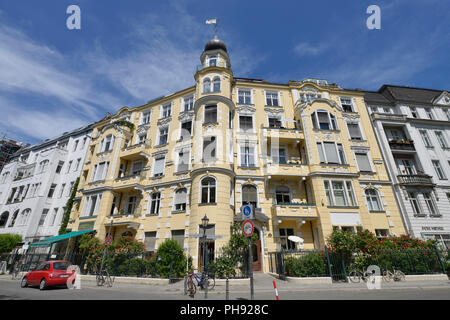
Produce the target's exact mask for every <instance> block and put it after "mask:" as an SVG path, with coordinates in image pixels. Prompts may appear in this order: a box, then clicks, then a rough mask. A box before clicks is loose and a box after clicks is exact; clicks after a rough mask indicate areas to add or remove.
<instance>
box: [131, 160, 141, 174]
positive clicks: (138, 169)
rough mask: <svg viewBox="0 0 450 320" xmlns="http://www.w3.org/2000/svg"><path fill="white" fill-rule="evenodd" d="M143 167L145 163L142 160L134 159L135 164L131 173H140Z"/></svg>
mask: <svg viewBox="0 0 450 320" xmlns="http://www.w3.org/2000/svg"><path fill="white" fill-rule="evenodd" d="M142 168H143V163H142V161H141V160H138V161H134V162H133V164H132V165H131V174H132V175H138V174H140V173H141V171H142Z"/></svg>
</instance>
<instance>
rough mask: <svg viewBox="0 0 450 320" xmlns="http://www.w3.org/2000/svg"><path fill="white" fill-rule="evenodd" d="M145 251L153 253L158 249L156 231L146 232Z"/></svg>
mask: <svg viewBox="0 0 450 320" xmlns="http://www.w3.org/2000/svg"><path fill="white" fill-rule="evenodd" d="M144 246H145V251H147V252H153V251H155V247H156V231H150V232H145V240H144Z"/></svg>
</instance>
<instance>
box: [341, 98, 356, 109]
mask: <svg viewBox="0 0 450 320" xmlns="http://www.w3.org/2000/svg"><path fill="white" fill-rule="evenodd" d="M340 100H341V106H342V109H344V112H355V111H354V109H353V102H352V98H347V97H340Z"/></svg>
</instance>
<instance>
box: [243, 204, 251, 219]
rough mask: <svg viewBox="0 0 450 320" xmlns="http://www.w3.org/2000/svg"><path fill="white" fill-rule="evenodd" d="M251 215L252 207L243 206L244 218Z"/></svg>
mask: <svg viewBox="0 0 450 320" xmlns="http://www.w3.org/2000/svg"><path fill="white" fill-rule="evenodd" d="M251 214H252V207H251V206H245V207H244V216H246V217H249V216H250V215H251Z"/></svg>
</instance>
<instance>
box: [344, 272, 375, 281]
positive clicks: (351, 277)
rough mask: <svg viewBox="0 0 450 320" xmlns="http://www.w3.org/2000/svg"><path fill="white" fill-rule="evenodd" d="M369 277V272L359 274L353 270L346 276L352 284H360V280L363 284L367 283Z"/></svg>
mask: <svg viewBox="0 0 450 320" xmlns="http://www.w3.org/2000/svg"><path fill="white" fill-rule="evenodd" d="M371 276H372V274H371V273H370V272H367V271H364V272H361V271H359V270H358V269H356V268H355V269H353V270H352V271H350V273H349V274H348V279H349V280H350V281H351V282H353V283H359V282H361V279H362V280H363V281H364V282H367V281H368V280H369V278H370V277H371Z"/></svg>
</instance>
